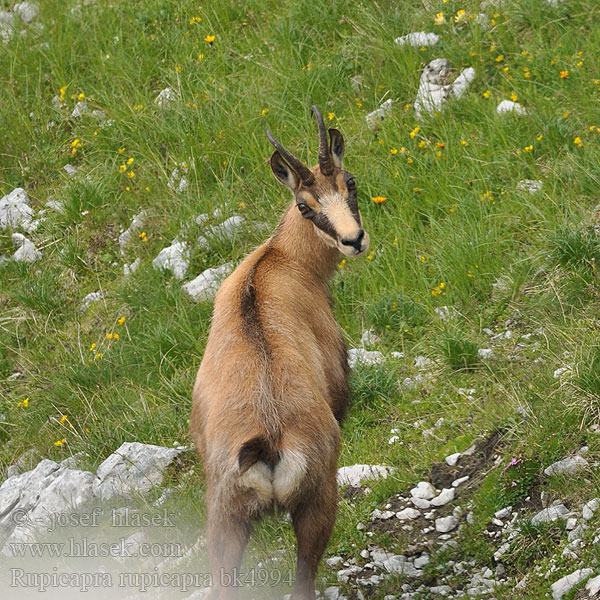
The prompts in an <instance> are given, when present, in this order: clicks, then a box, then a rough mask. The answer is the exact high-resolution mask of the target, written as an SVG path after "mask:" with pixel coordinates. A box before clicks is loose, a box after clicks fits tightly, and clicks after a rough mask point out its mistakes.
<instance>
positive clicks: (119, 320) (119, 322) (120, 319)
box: [117, 317, 125, 325]
mask: <svg viewBox="0 0 600 600" xmlns="http://www.w3.org/2000/svg"><path fill="white" fill-rule="evenodd" d="M117 323H118V324H119V325H123V323H125V317H120V318H119V319H117Z"/></svg>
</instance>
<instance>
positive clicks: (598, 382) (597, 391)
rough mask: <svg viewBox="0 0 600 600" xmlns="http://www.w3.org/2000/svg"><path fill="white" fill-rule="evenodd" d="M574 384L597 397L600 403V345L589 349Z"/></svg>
mask: <svg viewBox="0 0 600 600" xmlns="http://www.w3.org/2000/svg"><path fill="white" fill-rule="evenodd" d="M574 383H575V384H576V385H577V386H578V387H579V388H581V389H582V390H583V391H585V392H587V393H589V394H591V395H592V396H595V397H596V398H597V399H598V403H600V345H596V346H592V347H591V348H590V349H589V351H588V353H587V356H586V359H585V361H584V362H583V364H582V366H581V367H580V369H579V375H578V376H577V377H576V379H575V381H574ZM599 408H600V406H599Z"/></svg>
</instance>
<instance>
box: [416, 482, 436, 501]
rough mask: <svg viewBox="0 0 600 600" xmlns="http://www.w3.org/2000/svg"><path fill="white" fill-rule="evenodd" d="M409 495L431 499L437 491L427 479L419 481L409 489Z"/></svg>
mask: <svg viewBox="0 0 600 600" xmlns="http://www.w3.org/2000/svg"><path fill="white" fill-rule="evenodd" d="M410 495H411V496H412V497H413V498H424V499H425V500H431V499H432V498H435V497H436V496H437V491H436V489H435V488H434V487H433V485H432V484H431V483H429V481H420V482H419V483H417V485H416V487H414V488H413V489H412V490H410Z"/></svg>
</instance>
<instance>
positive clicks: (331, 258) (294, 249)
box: [271, 201, 340, 284]
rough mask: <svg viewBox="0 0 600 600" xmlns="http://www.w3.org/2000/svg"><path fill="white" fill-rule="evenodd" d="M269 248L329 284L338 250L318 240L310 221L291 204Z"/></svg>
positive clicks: (318, 237)
mask: <svg viewBox="0 0 600 600" xmlns="http://www.w3.org/2000/svg"><path fill="white" fill-rule="evenodd" d="M271 246H272V247H274V248H277V250H279V251H280V252H282V253H283V254H285V255H286V256H287V257H288V259H289V260H290V262H292V263H294V264H295V266H296V267H297V268H300V269H302V270H305V271H308V272H309V273H310V274H311V275H312V276H313V277H315V278H316V279H317V280H318V281H319V282H321V283H323V284H326V283H327V282H328V281H329V279H330V278H331V276H332V275H333V273H334V272H335V267H336V265H337V263H338V261H339V259H340V252H339V250H338V249H337V248H334V247H332V246H330V245H329V244H327V243H326V242H325V241H324V240H323V239H322V238H321V236H320V235H319V234H318V233H317V231H316V228H315V226H314V225H313V224H312V222H311V221H310V219H305V218H304V217H302V215H301V214H300V211H299V210H298V209H297V208H296V202H295V201H294V202H293V203H292V204H291V205H290V206H289V207H288V209H287V210H286V212H285V213H284V215H283V217H282V218H281V221H279V224H278V225H277V229H276V230H275V233H274V234H273V236H272V238H271Z"/></svg>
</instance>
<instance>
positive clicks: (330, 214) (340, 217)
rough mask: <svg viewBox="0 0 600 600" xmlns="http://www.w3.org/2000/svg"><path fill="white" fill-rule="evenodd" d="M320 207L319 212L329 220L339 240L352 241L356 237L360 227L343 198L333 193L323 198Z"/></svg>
mask: <svg viewBox="0 0 600 600" xmlns="http://www.w3.org/2000/svg"><path fill="white" fill-rule="evenodd" d="M321 207H322V208H321V212H322V213H323V215H325V216H326V217H327V218H328V219H329V222H330V223H331V224H332V225H333V228H334V229H335V231H336V233H337V235H338V237H339V239H344V238H350V239H354V238H355V237H356V236H357V234H358V232H359V230H360V225H359V224H358V223H357V222H356V219H355V218H354V215H353V214H352V211H351V210H350V207H349V206H348V203H347V202H346V199H345V198H344V197H343V196H341V195H340V194H335V193H334V194H328V195H326V196H323V197H322V198H321Z"/></svg>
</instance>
